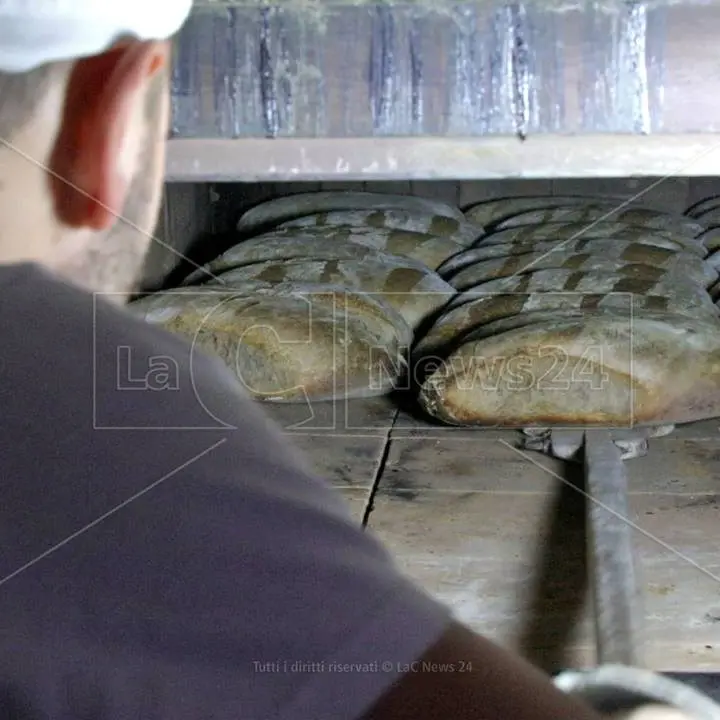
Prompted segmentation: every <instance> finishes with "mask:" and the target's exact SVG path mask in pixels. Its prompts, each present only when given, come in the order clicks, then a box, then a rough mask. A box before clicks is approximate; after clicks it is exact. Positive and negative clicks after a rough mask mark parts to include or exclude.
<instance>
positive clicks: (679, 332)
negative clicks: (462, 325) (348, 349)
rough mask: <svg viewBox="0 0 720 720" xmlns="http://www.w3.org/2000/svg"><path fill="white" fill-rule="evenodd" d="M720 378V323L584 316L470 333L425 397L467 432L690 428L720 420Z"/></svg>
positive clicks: (426, 385) (425, 388) (431, 408)
mask: <svg viewBox="0 0 720 720" xmlns="http://www.w3.org/2000/svg"><path fill="white" fill-rule="evenodd" d="M719 373H720V324H718V323H717V322H703V321H700V320H691V319H690V318H688V317H687V316H686V315H682V316H680V315H677V316H674V315H670V314H667V315H665V316H664V317H663V319H659V318H657V317H653V318H652V319H650V318H646V317H642V316H639V317H633V318H627V317H621V316H617V315H613V314H610V313H605V314H603V313H596V314H588V313H585V314H583V316H582V317H579V318H558V319H555V320H546V321H545V322H539V323H533V324H527V325H525V326H523V327H518V328H516V329H513V330H507V331H505V332H500V333H499V334H494V335H491V336H489V337H483V338H481V339H478V340H475V339H473V336H472V334H470V335H469V336H467V337H466V338H465V341H464V343H463V344H462V345H461V346H460V347H458V348H456V349H455V350H453V351H452V352H451V353H450V355H449V356H448V357H447V358H444V359H442V361H441V362H439V363H438V367H437V369H436V371H435V372H433V373H431V374H430V375H429V376H428V377H427V378H426V379H425V381H424V382H423V384H422V387H421V389H420V393H419V399H420V403H421V405H422V406H423V407H424V408H425V409H426V410H427V412H429V413H430V414H431V415H433V416H434V417H437V418H439V419H441V420H443V421H445V422H447V423H451V424H461V425H465V424H469V425H475V424H477V425H493V426H538V425H540V426H546V425H568V426H570V425H578V424H579V425H591V424H599V425H610V426H630V425H633V424H654V423H681V422H690V421H694V420H700V419H703V418H707V417H713V416H716V415H717V414H718V411H719V409H720V382H718V375H719Z"/></svg>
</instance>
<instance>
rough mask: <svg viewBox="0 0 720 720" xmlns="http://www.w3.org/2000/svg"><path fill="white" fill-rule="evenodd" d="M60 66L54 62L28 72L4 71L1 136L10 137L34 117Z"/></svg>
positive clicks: (0, 79) (0, 86)
mask: <svg viewBox="0 0 720 720" xmlns="http://www.w3.org/2000/svg"><path fill="white" fill-rule="evenodd" d="M59 67H60V66H59V64H56V63H51V64H49V65H43V66H42V67H39V68H36V69H35V70H30V72H25V73H3V72H0V139H2V140H8V139H9V138H10V137H12V136H13V135H14V134H15V133H16V132H17V131H18V130H20V128H22V127H23V125H25V124H26V123H27V122H28V121H29V120H30V119H31V118H32V116H33V113H34V112H35V110H36V109H37V107H38V105H39V104H40V101H41V99H42V98H43V97H44V95H45V93H46V92H47V89H48V87H49V86H50V84H51V83H52V82H53V79H54V78H55V77H56V76H57V75H58V74H59V73H58V72H57V71H58V70H59Z"/></svg>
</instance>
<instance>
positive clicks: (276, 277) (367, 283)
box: [208, 251, 455, 327]
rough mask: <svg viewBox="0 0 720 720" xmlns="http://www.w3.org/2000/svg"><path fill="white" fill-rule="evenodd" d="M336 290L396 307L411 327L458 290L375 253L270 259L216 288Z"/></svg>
mask: <svg viewBox="0 0 720 720" xmlns="http://www.w3.org/2000/svg"><path fill="white" fill-rule="evenodd" d="M288 283H310V284H313V285H317V286H323V285H333V286H335V287H343V288H347V289H348V290H354V291H356V292H363V293H367V294H369V295H371V296H372V297H377V298H378V299H380V300H382V301H383V302H384V303H386V304H388V305H389V306H391V307H392V308H394V309H395V310H396V311H397V312H398V313H400V315H401V316H402V317H403V318H404V319H405V321H406V322H407V323H408V324H409V325H410V326H411V327H414V326H416V325H417V324H418V323H419V322H421V321H422V320H423V319H424V318H425V317H426V316H427V315H429V314H430V313H432V312H434V311H435V310H437V309H439V308H440V307H442V306H443V305H445V303H447V301H448V300H449V299H450V298H452V297H453V296H454V295H455V290H454V289H453V288H452V286H451V285H448V283H446V282H445V281H444V280H443V279H442V278H441V277H440V276H439V275H438V274H437V273H435V272H433V271H432V270H430V269H428V268H426V267H425V266H424V265H422V264H420V263H416V262H413V261H412V260H407V259H405V258H399V257H396V256H394V255H387V254H385V253H382V252H379V251H374V252H373V253H370V254H368V256H367V257H365V258H363V259H352V260H343V259H339V260H323V259H301V260H271V261H268V262H257V263H248V264H246V265H243V266H241V267H237V268H235V269H233V270H228V271H227V272H224V273H220V274H218V275H217V276H216V279H214V280H211V281H210V283H208V284H212V285H218V286H225V287H232V288H237V289H239V290H240V291H246V292H247V291H249V290H247V289H248V288H255V287H257V286H258V285H259V284H264V285H267V286H274V285H277V286H279V285H286V284H288Z"/></svg>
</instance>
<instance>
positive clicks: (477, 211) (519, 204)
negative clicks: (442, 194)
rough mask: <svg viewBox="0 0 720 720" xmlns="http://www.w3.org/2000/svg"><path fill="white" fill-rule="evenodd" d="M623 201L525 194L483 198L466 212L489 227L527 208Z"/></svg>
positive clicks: (612, 204)
mask: <svg viewBox="0 0 720 720" xmlns="http://www.w3.org/2000/svg"><path fill="white" fill-rule="evenodd" d="M623 202H625V200H624V199H623V198H622V197H621V196H619V195H618V196H612V195H605V196H602V197H589V196H586V195H524V196H520V197H502V198H492V199H490V200H483V201H481V202H479V203H475V204H473V205H471V206H469V207H466V208H465V211H464V212H465V217H466V218H467V219H468V220H469V221H470V222H472V223H475V224H476V225H480V226H482V227H489V226H491V225H494V224H495V223H498V222H500V221H501V220H504V219H505V218H507V217H511V216H512V215H515V214H516V213H519V212H525V211H526V210H542V209H544V208H552V207H558V206H572V205H603V206H608V207H611V208H612V207H617V206H618V205H621V204H622V203H623ZM633 206H634V205H633Z"/></svg>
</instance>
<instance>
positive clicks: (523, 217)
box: [494, 204, 706, 238]
mask: <svg viewBox="0 0 720 720" xmlns="http://www.w3.org/2000/svg"><path fill="white" fill-rule="evenodd" d="M606 220H611V221H613V222H621V223H626V224H628V225H635V226H637V227H643V228H646V229H648V230H667V231H670V232H674V233H678V234H681V235H685V236H687V237H690V238H694V237H697V236H698V235H700V234H701V233H702V232H704V231H705V230H706V228H705V227H704V226H703V225H701V224H699V223H697V222H695V221H694V220H691V219H690V218H687V217H685V216H683V215H670V214H666V213H661V212H658V211H657V210H649V209H648V208H641V207H629V206H619V207H618V209H615V208H614V207H611V208H608V207H607V206H606V205H597V204H596V205H583V206H574V207H567V206H566V207H562V206H558V207H553V208H548V209H543V210H526V211H524V212H519V213H516V214H514V215H512V216H511V217H507V218H505V219H504V220H501V221H500V222H499V223H497V224H496V225H495V226H494V228H495V229H502V228H508V227H518V226H519V225H542V224H544V223H557V222H566V223H586V224H587V225H590V224H592V223H594V222H604V221H606Z"/></svg>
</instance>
